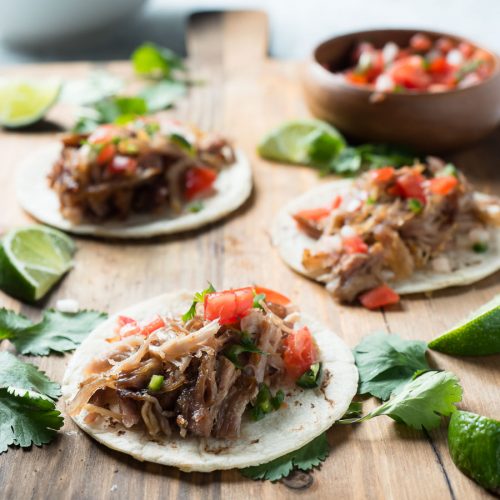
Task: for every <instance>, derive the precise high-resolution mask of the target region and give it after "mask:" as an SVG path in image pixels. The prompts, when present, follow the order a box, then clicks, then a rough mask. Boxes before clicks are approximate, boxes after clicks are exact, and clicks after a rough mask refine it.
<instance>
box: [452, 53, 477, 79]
mask: <svg viewBox="0 0 500 500" xmlns="http://www.w3.org/2000/svg"><path fill="white" fill-rule="evenodd" d="M483 62H484V61H482V60H481V59H473V60H472V61H467V62H465V63H464V64H463V65H462V66H461V67H460V69H459V70H458V71H457V73H456V75H455V78H456V79H457V81H459V82H460V81H461V80H463V79H464V78H465V77H466V76H467V75H468V74H469V73H473V72H474V71H476V69H477V68H479V66H481V64H483Z"/></svg>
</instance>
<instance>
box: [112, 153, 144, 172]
mask: <svg viewBox="0 0 500 500" xmlns="http://www.w3.org/2000/svg"><path fill="white" fill-rule="evenodd" d="M136 169H137V160H136V159H135V158H132V157H130V156H123V155H116V156H115V157H114V158H113V159H112V160H111V163H109V165H108V170H109V172H111V173H112V174H132V173H134V172H135V171H136Z"/></svg>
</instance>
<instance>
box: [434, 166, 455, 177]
mask: <svg viewBox="0 0 500 500" xmlns="http://www.w3.org/2000/svg"><path fill="white" fill-rule="evenodd" d="M451 175H452V176H453V177H457V175H458V169H457V167H455V165H453V163H447V164H446V165H445V166H444V167H443V168H442V169H441V170H440V171H439V172H438V173H437V174H436V177H449V176H451Z"/></svg>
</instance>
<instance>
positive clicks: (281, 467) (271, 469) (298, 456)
mask: <svg viewBox="0 0 500 500" xmlns="http://www.w3.org/2000/svg"><path fill="white" fill-rule="evenodd" d="M329 453H330V447H329V445H328V440H327V438H326V433H323V434H320V435H319V436H318V437H317V438H315V439H313V440H312V441H311V442H310V443H308V444H306V445H305V446H303V447H302V448H300V449H298V450H296V451H292V452H291V453H287V454H286V455H283V456H282V457H279V458H277V459H275V460H273V461H271V462H268V463H267V464H261V465H256V466H254V467H246V468H245V469H240V472H241V473H242V474H243V475H244V476H245V477H248V478H250V479H268V480H269V481H278V480H279V479H281V478H283V477H286V476H288V475H289V474H290V472H292V470H293V469H294V468H295V467H296V468H297V469H300V470H303V471H307V470H310V469H312V468H314V467H318V466H319V465H321V462H323V461H324V460H325V459H326V457H328V454H329Z"/></svg>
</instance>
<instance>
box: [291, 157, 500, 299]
mask: <svg viewBox="0 0 500 500" xmlns="http://www.w3.org/2000/svg"><path fill="white" fill-rule="evenodd" d="M444 169H445V165H444V164H443V163H442V162H441V161H440V160H438V159H436V158H430V159H429V160H428V163H427V164H426V165H414V166H412V167H403V168H401V169H397V170H394V173H393V175H392V177H391V178H390V179H385V180H382V181H380V180H377V179H376V178H375V176H374V175H373V174H372V172H367V173H366V174H364V175H362V176H361V177H360V178H359V179H358V180H357V182H356V183H355V184H354V189H353V190H352V191H351V192H350V193H348V194H347V195H346V196H344V198H343V199H342V202H341V203H340V204H339V206H338V207H337V208H334V209H332V210H331V212H330V215H328V216H326V217H324V218H321V219H320V220H311V219H307V218H305V217H304V216H303V215H302V213H301V212H299V213H298V214H296V215H294V218H295V220H296V222H297V225H298V227H299V228H300V229H301V230H302V231H304V232H305V233H306V234H307V235H309V236H310V237H311V238H313V239H315V240H317V243H316V244H315V245H313V246H311V248H307V249H305V250H304V253H303V256H302V264H303V265H304V267H305V268H306V269H307V270H308V271H309V272H311V273H314V275H315V276H318V279H320V280H321V281H324V282H325V283H326V285H327V289H328V290H329V291H330V292H331V293H332V294H333V295H334V296H335V297H336V298H337V299H339V300H340V301H342V302H353V301H354V300H355V299H356V298H357V297H358V296H359V295H360V294H361V293H362V292H364V291H367V290H371V289H373V288H375V287H377V286H379V285H381V284H383V283H385V282H394V281H397V280H399V279H406V278H409V277H411V275H412V274H413V272H414V271H415V270H418V269H422V268H424V267H426V266H430V267H431V268H434V269H436V268H437V266H433V267H432V266H431V264H432V261H433V260H434V259H436V258H446V257H445V256H444V254H445V253H446V252H447V251H448V250H450V249H455V248H460V247H462V246H463V242H464V241H469V239H470V238H468V236H469V235H470V234H473V233H474V231H476V232H477V231H482V233H483V234H486V235H487V232H488V227H489V226H491V225H497V226H498V225H500V215H499V214H500V202H499V200H497V199H495V198H490V199H488V200H486V201H485V200H478V199H476V198H475V196H474V193H473V191H472V189H471V187H470V186H469V184H468V182H467V181H466V179H465V177H464V176H463V175H462V174H461V173H460V172H458V171H456V172H454V173H453V176H454V178H455V179H456V180H457V181H458V182H456V184H455V185H454V187H453V189H450V190H449V191H448V192H445V193H436V191H435V190H434V189H433V188H432V182H433V179H439V177H441V176H443V175H444V174H443V172H444V171H445V170H444ZM414 175H415V176H419V177H420V179H422V181H421V189H422V191H421V193H420V194H419V197H420V199H418V198H417V199H412V196H405V195H402V194H401V192H398V191H397V189H399V188H398V185H399V182H400V181H401V179H402V178H403V177H406V178H408V176H414ZM452 182H454V181H452ZM352 235H355V236H356V237H359V238H360V239H361V241H362V243H363V244H364V245H366V248H363V247H362V248H360V249H359V250H356V249H354V250H352V248H351V249H349V248H347V247H346V246H345V245H344V244H343V243H344V241H345V238H346V237H347V238H348V237H349V236H352ZM486 237H487V236H486ZM473 243H474V242H469V247H468V249H469V250H471V249H472V247H473ZM440 268H444V266H443V265H442V263H441V265H440ZM448 268H450V269H451V270H452V269H453V263H452V262H449V263H448Z"/></svg>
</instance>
